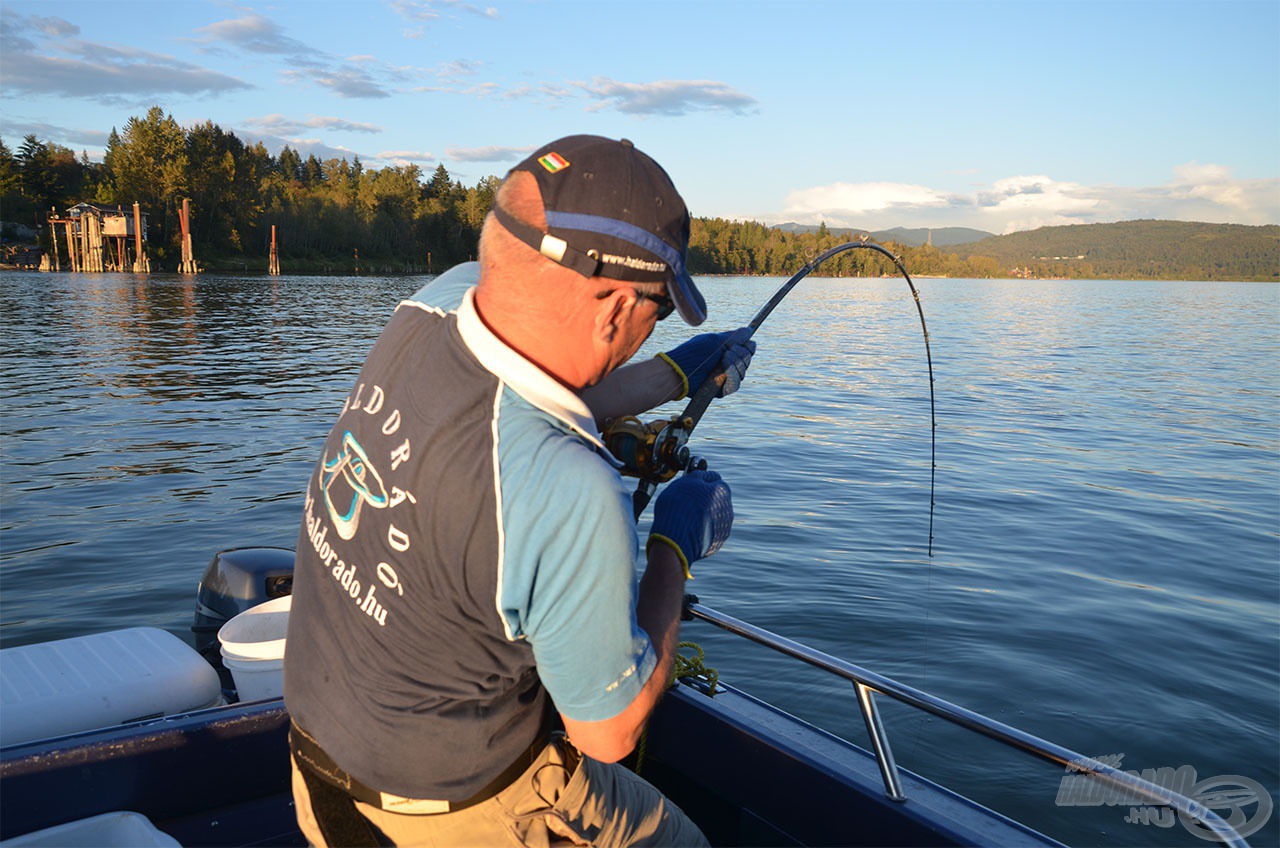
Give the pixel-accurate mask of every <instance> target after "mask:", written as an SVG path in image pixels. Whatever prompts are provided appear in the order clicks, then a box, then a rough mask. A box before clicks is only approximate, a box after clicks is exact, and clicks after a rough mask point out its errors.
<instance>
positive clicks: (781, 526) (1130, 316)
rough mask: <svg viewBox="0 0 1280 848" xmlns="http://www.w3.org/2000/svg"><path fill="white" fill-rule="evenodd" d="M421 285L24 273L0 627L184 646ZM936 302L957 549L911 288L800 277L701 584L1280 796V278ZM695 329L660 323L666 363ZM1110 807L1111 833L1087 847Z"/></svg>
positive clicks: (756, 372) (756, 384)
mask: <svg viewBox="0 0 1280 848" xmlns="http://www.w3.org/2000/svg"><path fill="white" fill-rule="evenodd" d="M422 282H423V279H422V278H388V279H373V278H354V277H353V278H328V279H317V278H300V277H280V278H276V279H268V278H249V277H209V276H204V277H197V278H195V279H190V280H184V279H180V278H169V277H163V276H159V275H157V276H153V277H151V278H132V277H129V276H127V275H111V276H102V277H92V276H87V275H79V276H74V275H41V276H37V275H9V276H4V277H2V278H0V283H3V284H2V285H0V317H3V319H4V321H5V326H6V332H5V333H4V334H3V335H2V336H0V367H3V368H4V396H5V398H6V400H5V404H4V407H3V449H4V463H3V473H2V475H0V486H2V495H3V498H2V503H3V510H2V511H0V529H2V530H3V536H2V537H0V539H2V543H0V575H2V580H0V590H2V591H0V644H3V645H6V646H7V645H12V644H21V643H25V642H30V641H37V640H40V639H46V638H54V637H59V636H66V635H74V634H78V633H85V632H92V631H96V630H101V629H106V628H109V627H120V626H129V625H141V624H146V625H153V626H156V625H158V626H161V627H166V628H168V629H171V630H173V631H174V632H176V633H181V634H185V633H186V632H187V628H188V627H189V624H190V615H191V605H192V603H193V593H194V583H195V580H196V578H197V577H198V574H199V571H200V569H201V568H202V567H203V565H204V563H205V562H207V560H208V557H209V556H211V555H212V553H213V552H214V551H215V550H218V549H220V548H224V547H228V546H231V545H252V544H271V545H285V546H292V545H293V544H294V541H295V539H296V533H297V527H298V513H299V510H300V501H299V496H300V493H301V491H302V487H303V485H304V483H305V480H306V479H307V476H308V474H309V473H310V471H311V468H312V465H313V464H314V462H315V460H316V457H317V453H318V451H319V447H320V443H321V441H322V440H323V438H324V435H325V433H326V432H327V430H328V427H329V426H330V424H331V423H332V420H333V418H334V416H335V415H336V414H337V411H338V409H339V408H340V406H341V404H342V399H343V397H344V396H345V395H346V393H347V391H348V389H349V388H350V385H351V384H352V382H354V379H355V375H356V373H357V370H358V368H359V366H360V363H361V361H362V359H363V357H364V355H365V353H366V352H367V350H368V348H369V346H370V345H371V344H372V341H373V339H374V338H375V336H376V334H377V332H378V331H379V329H380V328H381V326H382V324H383V323H384V322H385V320H386V318H387V316H388V315H389V314H390V312H391V310H392V309H393V308H394V305H395V304H396V303H397V302H398V301H399V300H400V299H401V298H403V297H405V296H406V295H408V294H411V293H412V292H413V291H415V290H416V289H417V288H419V287H420V285H421V284H422ZM781 282H782V281H781V280H769V279H733V278H715V279H710V280H706V281H704V282H703V288H704V292H705V293H706V295H707V298H708V301H709V303H710V305H711V314H712V318H711V322H710V327H709V329H729V328H732V327H734V326H738V325H741V324H744V323H746V321H748V320H749V319H750V318H751V317H752V316H753V315H754V314H755V312H756V310H757V309H758V308H759V307H760V305H761V304H763V303H764V302H765V301H766V300H767V299H768V297H769V296H770V295H771V294H772V293H773V291H774V290H775V289H776V288H777V286H778V285H779V284H780V283H781ZM921 293H922V300H923V303H924V308H925V313H926V317H927V318H928V320H929V325H930V331H931V337H932V343H933V352H934V356H935V368H936V372H937V378H938V385H937V389H938V418H939V421H938V423H939V429H938V460H939V466H940V467H939V470H938V484H939V488H938V507H937V515H936V522H937V523H936V527H935V533H936V540H937V544H936V549H935V554H936V555H935V556H934V557H933V558H932V559H931V558H929V557H928V556H927V555H926V548H927V543H928V517H929V512H928V509H929V500H928V499H929V491H928V480H929V460H930V457H929V407H928V374H927V371H926V370H925V362H924V346H923V341H922V339H921V335H920V327H919V323H918V318H917V316H916V313H915V309H914V305H913V303H912V301H911V298H910V294H909V293H908V292H907V291H906V289H905V286H904V285H903V284H902V282H901V281H900V280H891V279H886V280H828V279H821V278H817V279H814V278H811V279H807V280H806V281H805V282H804V283H802V284H801V286H800V287H798V288H797V289H796V290H795V291H794V292H793V293H792V295H791V296H790V297H789V298H788V299H787V300H786V301H785V302H784V303H783V304H782V306H780V307H779V308H778V310H777V311H776V312H775V313H774V314H773V315H772V316H771V317H770V319H769V321H768V322H767V323H766V324H765V326H764V328H762V330H761V332H760V333H759V335H758V336H757V341H758V343H759V346H760V348H759V354H758V355H757V358H756V362H755V364H753V366H752V370H751V376H750V377H749V379H748V384H747V387H746V388H745V389H744V390H743V391H742V392H739V393H738V394H736V395H734V396H732V397H730V398H727V399H725V400H724V401H721V402H717V403H716V404H715V405H713V407H712V408H711V411H710V412H709V413H708V415H707V418H706V419H705V421H704V423H703V425H702V426H701V427H700V428H699V430H698V433H697V435H696V437H695V441H696V445H695V446H694V447H695V450H696V451H697V452H698V453H700V454H703V455H705V456H707V457H708V458H709V459H710V460H711V461H712V463H713V465H714V466H715V467H716V468H717V469H718V470H720V471H721V472H722V473H723V474H724V475H725V477H726V479H728V480H729V481H730V482H731V484H732V486H733V490H734V499H735V507H736V509H737V512H738V517H737V520H736V521H735V527H734V533H733V537H732V538H731V540H730V542H729V544H728V546H727V547H726V548H725V550H724V551H723V552H721V553H720V554H718V555H717V556H716V557H715V558H714V559H712V560H710V561H708V562H707V563H706V564H705V566H704V567H702V568H699V569H698V570H697V581H696V583H695V584H694V587H693V588H694V590H695V591H696V592H697V593H698V594H699V595H700V596H702V597H703V599H704V600H706V601H708V602H709V603H712V604H713V605H715V606H721V607H723V608H725V609H726V610H727V611H729V612H732V613H734V614H736V615H739V616H741V617H743V618H746V619H748V620H750V621H753V622H755V623H758V624H760V625H762V626H765V627H768V628H770V629H774V630H777V631H779V632H782V633H784V634H785V635H788V636H791V637H793V638H797V639H800V640H802V641H806V642H809V643H811V644H814V645H815V646H816V647H818V648H821V649H824V650H827V651H829V652H831V653H834V654H837V655H839V656H844V657H848V658H850V659H852V660H854V661H857V662H862V663H865V664H867V665H869V666H872V667H874V668H877V669H880V670H883V671H885V672H886V673H890V674H893V675H896V676H900V677H902V678H903V679H904V680H906V681H907V682H911V683H915V684H917V685H922V686H925V687H926V688H930V689H934V690H936V691H937V692H938V693H939V694H941V695H943V696H944V697H948V698H951V699H953V700H956V701H958V702H960V703H962V704H965V705H968V706H972V707H975V708H977V709H980V710H983V711H986V712H990V713H992V714H994V715H996V716H997V717H1004V718H1007V719H1009V720H1011V721H1013V723H1015V724H1018V725H1020V726H1025V727H1026V728H1027V729H1028V730H1031V731H1033V732H1038V733H1042V734H1045V735H1047V736H1050V737H1053V738H1059V739H1062V740H1063V741H1064V742H1067V743H1068V744H1073V745H1076V746H1084V747H1085V748H1087V749H1088V750H1086V753H1090V754H1101V753H1109V752H1115V751H1124V752H1125V753H1126V754H1127V755H1128V759H1127V760H1126V763H1127V764H1128V763H1133V764H1134V765H1136V766H1138V767H1144V766H1152V767H1156V766H1165V765H1176V764H1182V763H1190V764H1192V765H1194V766H1195V767H1196V768H1197V769H1198V771H1199V773H1200V774H1202V775H1210V774H1233V773H1236V774H1246V775H1249V776H1250V777H1253V778H1255V779H1258V780H1262V781H1263V782H1264V783H1265V784H1266V785H1268V786H1275V785H1276V783H1277V779H1278V776H1277V774H1276V769H1275V767H1274V764H1275V763H1276V762H1277V760H1280V744H1278V743H1277V740H1276V735H1277V734H1276V728H1277V726H1278V725H1280V715H1278V712H1277V705H1276V699H1275V693H1276V691H1278V690H1280V676H1278V675H1277V670H1278V669H1280V645H1278V644H1277V640H1276V639H1275V633H1276V632H1277V628H1278V627H1280V614H1278V613H1277V610H1280V580H1278V578H1277V574H1278V573H1280V571H1278V570H1277V564H1278V559H1277V548H1276V539H1277V533H1278V530H1280V497H1278V494H1280V488H1278V481H1280V464H1278V459H1277V458H1278V457H1280V427H1278V425H1277V422H1280V381H1278V379H1277V377H1276V374H1275V371H1274V362H1275V361H1277V359H1280V356H1278V355H1280V338H1278V337H1277V334H1276V332H1275V326H1274V317H1275V315H1276V314H1277V305H1278V302H1280V288H1277V287H1275V286H1269V287H1268V286H1251V285H1238V286H1231V285H1223V284H1213V285H1206V284H1179V283H1168V284H1157V283H1142V284H1115V283H1050V282H1037V283H1032V284H1028V283H1023V282H1011V281H958V280H928V281H922V285H921ZM687 334H688V330H687V328H683V327H681V326H680V325H679V324H678V322H672V321H668V322H664V324H662V325H659V327H658V329H657V331H656V333H655V337H654V338H653V339H651V340H650V341H649V342H648V343H647V344H646V347H645V349H644V353H645V354H651V353H653V352H655V351H657V350H662V349H665V348H667V347H670V346H671V345H673V344H675V343H677V342H679V341H682V340H683V339H684V338H686V337H687ZM678 409H679V405H673V406H672V407H670V408H669V409H667V410H664V411H667V412H675V411H677V410H678ZM645 520H646V521H647V519H645ZM1135 587H1144V588H1135ZM688 635H689V636H690V637H691V638H694V639H696V640H697V641H699V642H701V643H702V644H703V645H704V647H706V648H707V650H708V662H709V663H711V664H712V665H714V666H716V667H718V668H719V669H720V670H721V674H722V677H724V678H725V679H726V680H730V681H732V682H734V683H735V684H737V685H740V686H742V687H743V688H747V689H750V690H752V691H756V692H759V693H761V694H763V695H764V696H766V697H768V698H770V699H771V700H774V701H776V702H777V703H778V704H779V705H780V706H782V707H784V708H788V709H792V710H795V711H798V712H800V713H801V714H803V715H804V716H805V717H807V718H810V719H811V720H814V721H817V722H818V723H820V724H822V725H823V726H824V727H827V728H828V729H831V730H832V731H833V732H837V733H840V734H842V735H846V736H848V737H849V738H851V739H854V740H855V741H861V740H862V733H863V731H862V729H861V723H860V719H859V718H858V717H857V714H856V709H855V708H854V705H853V702H852V699H851V697H850V695H849V693H848V692H847V687H843V686H839V685H835V684H832V683H831V682H830V681H827V680H825V679H823V678H821V677H810V676H808V673H807V672H804V671H797V670H796V669H795V668H794V667H793V666H791V665H789V664H785V663H779V662H778V661H777V660H776V659H774V658H772V657H770V656H768V655H761V654H758V653H756V652H755V651H754V650H751V649H744V648H743V646H742V645H740V644H738V643H737V642H734V641H731V640H729V639H728V638H727V637H722V636H720V635H719V634H716V633H711V632H707V631H706V630H705V629H699V628H697V627H694V628H691V632H690V633H689V634H688ZM1171 656H1177V657H1179V658H1182V659H1181V660H1180V661H1178V662H1172V661H1167V660H1166V659H1165V658H1168V657H1171ZM1206 669H1210V670H1212V674H1207V673H1205V670H1206ZM1224 703H1229V704H1230V705H1231V709H1230V710H1224V709H1222V708H1221V705H1222V704H1224ZM884 712H885V718H886V721H888V722H889V723H890V724H891V727H892V728H893V730H894V732H895V740H897V739H901V740H902V741H901V743H900V744H897V745H896V751H897V753H898V755H899V759H900V760H901V761H903V762H904V764H906V765H907V766H914V767H917V768H921V769H923V770H925V771H927V772H928V773H930V774H934V775H937V776H938V777H940V778H942V779H943V780H944V781H945V780H952V779H954V780H956V781H957V782H958V784H959V785H960V786H961V787H963V788H966V789H969V790H974V791H979V793H980V794H981V793H982V792H986V793H988V796H986V800H990V801H992V802H993V803H999V804H1009V803H1014V804H1016V803H1018V802H1017V801H1016V800H1014V799H1016V798H1019V797H1024V798H1025V796H1026V794H1027V790H1026V786H1027V785H1030V784H1028V782H1029V781H1035V780H1041V781H1043V782H1044V789H1043V792H1042V794H1041V795H1040V796H1037V797H1040V798H1042V801H1041V802H1040V803H1036V802H1035V801H1034V799H1033V800H1032V801H1031V802H1030V803H1028V802H1026V801H1023V802H1022V803H1024V804H1025V805H1026V806H1024V808H1023V809H1021V810H1020V813H1021V814H1027V815H1030V816H1032V817H1033V818H1034V817H1037V816H1040V817H1049V818H1053V817H1054V816H1057V817H1058V818H1060V819H1064V820H1065V821H1066V823H1067V825H1068V827H1075V828H1076V830H1075V831H1072V833H1073V834H1074V836H1073V837H1072V838H1071V839H1070V840H1069V841H1073V842H1081V843H1084V844H1090V843H1091V842H1092V843H1097V842H1106V841H1112V842H1115V841H1126V838H1125V837H1128V836H1131V835H1132V834H1130V833H1129V832H1128V831H1122V830H1114V829H1115V828H1120V827H1121V826H1120V824H1118V823H1115V822H1112V823H1110V824H1109V825H1108V823H1107V821H1106V820H1105V816H1106V813H1107V812H1108V810H1104V811H1101V812H1100V813H1098V815H1099V816H1100V817H1101V818H1100V819H1098V820H1097V821H1094V820H1090V821H1089V822H1088V823H1086V824H1084V825H1081V824H1080V823H1079V819H1078V818H1076V819H1073V818H1072V817H1073V816H1076V817H1078V816H1080V815H1082V813H1080V811H1063V810H1056V809H1054V808H1053V806H1052V800H1053V798H1054V795H1055V791H1056V781H1057V779H1058V776H1057V775H1049V776H1048V777H1045V775H1044V774H1043V773H1039V777H1035V776H1033V772H1034V770H1032V772H1027V771H1025V770H1020V767H1018V766H1011V767H1010V771H1009V772H1008V774H1010V775H1015V776H1016V777H1015V778H1014V779H1012V780H1011V781H1007V782H1006V781H997V782H992V781H990V780H987V776H988V775H989V774H990V772H989V771H984V772H983V775H980V776H979V777H980V778H981V779H979V780H977V781H976V782H977V783H978V784H979V786H978V787H977V788H976V790H975V787H974V786H973V785H972V784H973V782H974V781H973V779H972V778H973V774H972V769H971V768H970V767H969V766H970V764H971V763H972V762H973V761H975V758H976V759H977V760H981V761H984V762H985V761H986V758H988V757H989V756H990V752H987V751H985V750H980V751H975V750H974V748H973V747H972V742H966V741H964V739H963V738H960V739H956V738H953V737H952V736H950V735H949V731H947V730H945V729H944V728H940V727H938V726H937V725H936V724H935V723H931V722H929V721H926V720H923V719H921V718H919V717H917V716H914V715H911V714H905V713H897V712H896V711H895V710H893V709H891V708H885V709H884ZM1155 713H1159V715H1158V716H1157V717H1158V718H1159V719H1160V720H1159V721H1153V720H1152V716H1153V714H1155ZM1188 727H1194V728H1198V730H1197V731H1196V732H1195V733H1192V734H1188V733H1186V732H1184V731H1183V730H1182V729H1185V728H1188ZM1135 728H1137V729H1140V732H1138V731H1135ZM1167 728H1172V730H1169V729H1167ZM899 734H900V735H899ZM1206 740H1209V741H1206ZM1260 752H1261V753H1262V756H1259V753H1260ZM939 769H940V770H941V773H939V771H938V770H939ZM966 780H968V781H969V782H968V783H966ZM1006 783H1007V785H1006ZM983 787H985V788H983ZM1109 812H1115V811H1114V810H1109ZM1108 826H1110V827H1112V828H1113V830H1112V831H1110V832H1109V833H1110V835H1111V836H1113V837H1115V838H1113V839H1110V840H1107V839H1105V838H1100V837H1098V836H1097V834H1098V833H1100V832H1106V831H1105V828H1106V827H1108ZM1269 833H1271V831H1266V832H1264V833H1263V834H1262V835H1263V836H1266V835H1267V834H1269ZM1150 835H1152V834H1151V833H1150V832H1149V831H1144V832H1143V833H1142V836H1143V837H1144V838H1145V837H1147V836H1150ZM1268 840H1269V841H1270V842H1276V841H1280V840H1278V839H1276V838H1272V837H1268ZM1260 844H1267V841H1265V840H1264V841H1262V842H1260Z"/></svg>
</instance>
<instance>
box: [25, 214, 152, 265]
mask: <svg viewBox="0 0 1280 848" xmlns="http://www.w3.org/2000/svg"><path fill="white" fill-rule="evenodd" d="M49 235H50V238H51V240H52V243H53V250H52V251H51V258H52V263H50V262H49V261H48V260H49V258H50V256H46V257H45V260H44V261H42V263H41V270H46V271H61V270H62V259H61V253H62V251H61V247H62V245H63V244H65V245H66V250H67V261H68V263H69V265H70V267H69V269H68V270H70V271H73V272H80V273H98V272H103V271H132V272H133V273H135V274H148V273H150V272H151V262H150V260H149V259H148V258H147V251H146V243H147V213H145V212H143V211H142V210H141V208H140V207H139V206H138V204H137V203H135V204H133V209H131V210H126V209H124V208H123V207H122V206H119V205H117V206H114V207H113V206H104V205H101V204H97V203H77V204H76V205H75V206H72V207H71V208H70V209H68V210H67V214H66V215H65V216H63V217H58V214H57V210H56V209H55V210H51V211H50V213H49ZM50 265H52V267H50Z"/></svg>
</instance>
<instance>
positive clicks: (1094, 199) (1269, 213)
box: [762, 162, 1280, 233]
mask: <svg viewBox="0 0 1280 848" xmlns="http://www.w3.org/2000/svg"><path fill="white" fill-rule="evenodd" d="M762 217H763V218H764V219H765V220H770V221H775V222H777V221H797V222H799V223H806V224H816V223H818V222H819V221H826V223H827V224H828V226H837V227H856V228H859V229H869V230H879V229H888V228H890V227H895V226H907V227H945V226H958V227H973V228H976V229H982V230H987V231H990V232H996V233H1009V232H1015V231H1018V230H1029V229H1035V228H1037V227H1046V226H1057V225H1062V224H1086V223H1105V222H1111V221H1129V220H1136V219H1140V218H1152V219H1161V220H1176V221H1205V222H1209V223H1233V224H1253V225H1257V224H1274V223H1280V179H1257V180H1241V179H1236V178H1235V177H1233V176H1232V175H1231V171H1230V169H1229V168H1227V167H1225V166H1222V165H1216V164H1207V165H1201V164H1199V163H1196V162H1189V163H1186V164H1184V165H1180V166H1178V167H1176V168H1174V169H1173V174H1172V178H1171V179H1170V180H1169V181H1168V182H1167V183H1165V184H1163V185H1159V186H1140V187H1128V186H1113V185H1093V186H1090V185H1083V184H1081V183H1074V182H1065V181H1060V180H1055V179H1053V178H1052V177H1050V176H1047V175H1044V174H1031V175H1019V176H1012V177H1005V178H1002V179H999V180H996V181H995V182H993V183H990V184H989V185H984V186H980V187H978V188H977V189H975V190H974V191H972V192H952V191H946V190H943V189H934V188H930V187H928V186H922V185H909V184H903V183H831V184H828V185H822V186H813V187H809V188H804V189H797V190H795V191H792V192H791V193H790V194H788V195H787V198H786V201H785V202H784V205H783V210H782V212H780V213H777V214H773V215H765V216H762Z"/></svg>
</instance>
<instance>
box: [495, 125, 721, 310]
mask: <svg viewBox="0 0 1280 848" xmlns="http://www.w3.org/2000/svg"><path fill="white" fill-rule="evenodd" d="M516 171H525V172H526V173H529V174H532V175H533V177H534V179H536V180H537V182H538V189H539V190H540V191H541V192H542V205H543V207H544V208H545V209H546V215H547V231H546V232H545V233H544V232H542V231H541V230H539V229H537V228H536V227H533V226H530V225H529V224H526V223H524V222H522V221H519V220H517V219H516V218H515V217H514V216H512V215H510V214H508V213H507V212H506V211H505V210H503V209H501V208H499V207H497V206H495V207H494V210H493V211H494V215H495V216H496V217H497V219H498V222H499V223H500V224H502V226H503V227H504V228H505V229H506V230H507V231H508V232H510V233H511V234H512V235H513V236H515V237H516V238H518V239H520V240H521V241H522V242H524V243H525V244H527V245H529V246H530V247H532V248H533V249H534V250H536V251H538V252H539V253H541V254H542V255H543V256H545V257H547V258H548V259H551V260H553V261H555V262H558V263H560V264H561V265H564V266H565V267H567V268H572V269H573V270H575V271H577V272H578V273H580V274H582V275H583V276H584V277H594V276H601V277H608V278H610V279H614V280H622V281H629V282H636V283H665V284H666V286H667V293H668V294H669V295H670V296H671V299H672V300H673V301H675V305H676V311H678V312H679V313H680V317H681V318H683V319H684V321H685V323H687V324H690V325H692V326H695V327H696V326H697V325H699V324H701V323H702V322H703V321H705V320H706V318H707V304H706V301H705V300H703V298H702V293H701V292H699V291H698V288H697V286H695V285H694V284H693V278H692V277H690V276H689V270H688V268H687V267H686V265H685V261H686V257H687V255H688V251H689V210H688V209H687V208H685V205H684V200H682V199H681V197H680V193H679V192H677V191H676V188H675V186H674V185H672V183H671V178H670V177H669V176H667V172H666V171H664V170H663V169H662V166H660V165H659V164H658V163H657V162H655V161H653V160H652V159H650V158H649V157H648V156H646V155H645V154H644V153H641V152H640V151H639V150H636V148H635V145H633V144H632V143H631V142H630V141H628V140H627V139H625V138H624V139H622V140H621V141H614V140H613V139H610V138H603V137H601V136H595V135H571V136H566V137H565V138H562V139H559V140H557V141H553V142H551V143H550V144H547V145H544V146H543V147H540V148H538V149H537V150H536V151H534V152H533V153H532V154H530V155H529V157H528V158H527V159H525V160H524V161H523V162H521V163H520V164H518V165H516V166H515V167H514V168H512V169H511V172H510V173H515V172H516ZM510 173H509V174H508V176H510Z"/></svg>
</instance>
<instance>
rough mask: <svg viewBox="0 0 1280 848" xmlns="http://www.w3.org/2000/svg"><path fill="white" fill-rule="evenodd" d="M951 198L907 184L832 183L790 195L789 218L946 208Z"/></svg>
mask: <svg viewBox="0 0 1280 848" xmlns="http://www.w3.org/2000/svg"><path fill="white" fill-rule="evenodd" d="M947 201H948V197H947V195H945V194H943V193H941V192H938V191H935V190H934V189H931V188H928V187H927V186H920V185H908V184H905V183H832V184H830V185H825V186H814V187H813V188H805V189H798V190H796V191H793V192H791V193H790V194H789V195H787V201H786V212H787V214H789V215H792V214H794V215H801V216H812V215H823V214H828V215H842V216H844V215H861V214H865V213H868V212H881V211H884V210H888V209H893V208H895V207H907V208H915V207H922V206H923V207H929V206H945V205H946V203H947Z"/></svg>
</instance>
